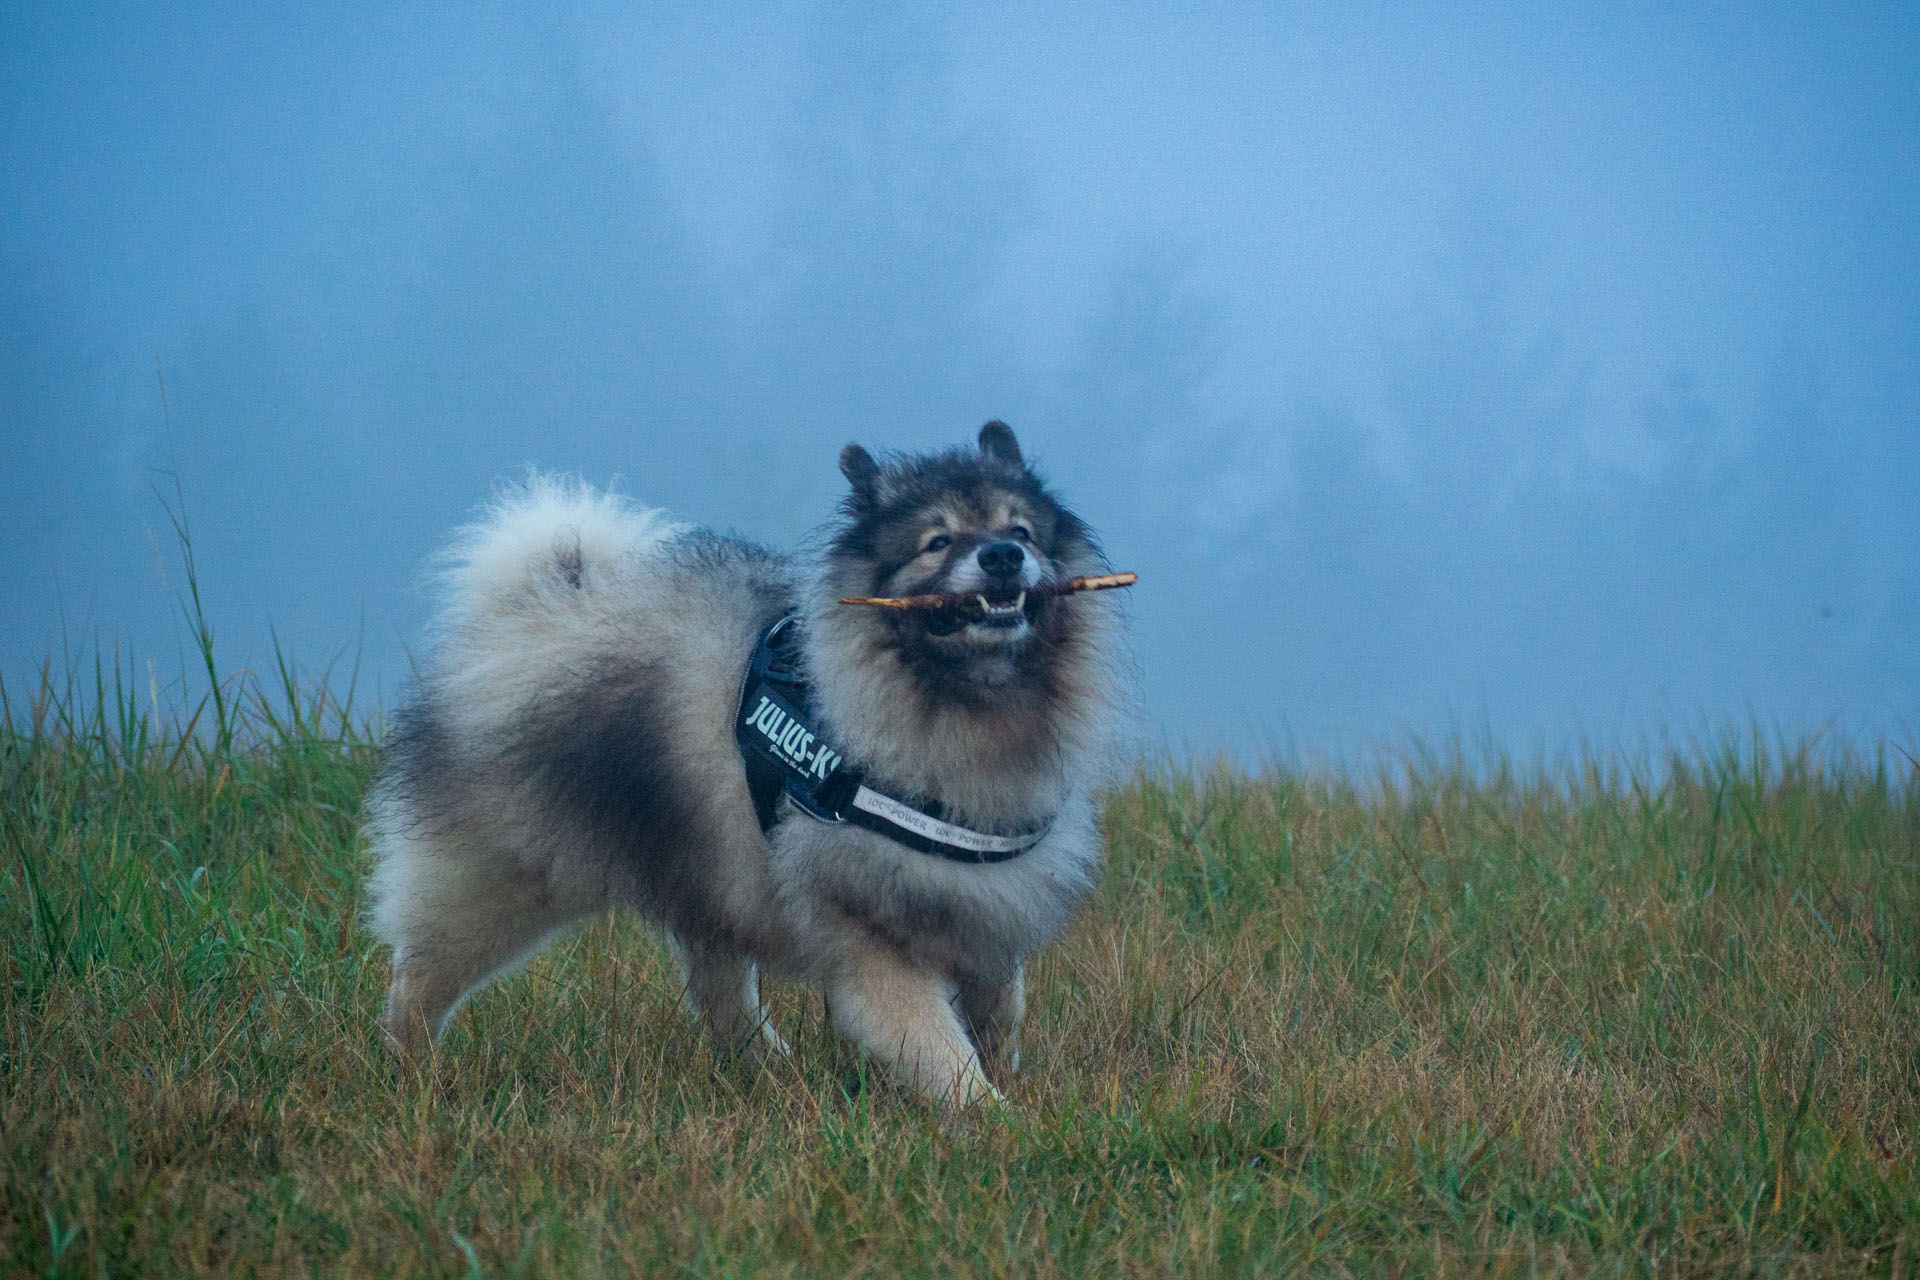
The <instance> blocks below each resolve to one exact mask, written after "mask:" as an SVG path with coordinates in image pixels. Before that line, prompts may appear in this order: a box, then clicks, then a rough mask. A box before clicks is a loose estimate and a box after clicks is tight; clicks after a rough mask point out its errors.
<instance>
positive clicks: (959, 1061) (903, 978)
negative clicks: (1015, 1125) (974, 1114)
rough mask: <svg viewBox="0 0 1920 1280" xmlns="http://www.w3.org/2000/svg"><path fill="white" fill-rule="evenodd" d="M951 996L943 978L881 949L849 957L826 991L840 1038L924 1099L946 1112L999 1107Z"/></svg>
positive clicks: (865, 950)
mask: <svg viewBox="0 0 1920 1280" xmlns="http://www.w3.org/2000/svg"><path fill="white" fill-rule="evenodd" d="M954 995H955V993H954V988H953V985H952V984H951V983H949V982H947V981H946V980H945V979H944V978H942V977H940V976H939V975H937V974H934V973H929V972H927V971H926V970H924V969H919V968H916V967H914V966H912V965H910V964H908V963H907V962H906V961H905V960H903V959H902V958H901V957H900V956H898V955H897V954H895V953H894V952H892V951H890V950H888V949H886V948H885V947H881V946H872V947H868V948H864V949H862V950H861V951H860V952H859V953H857V954H856V955H853V956H850V957H848V958H847V960H846V961H845V962H844V963H843V964H842V965H841V968H840V972H839V973H838V975H837V976H836V977H835V978H834V980H833V981H832V982H830V983H829V984H828V991H827V997H828V1002H829V1004H830V1005H831V1007H832V1010H833V1022H834V1025H835V1026H836V1027H838V1028H839V1030H840V1033H841V1034H842V1035H844V1036H846V1037H847V1038H848V1039H849V1040H852V1041H853V1042H854V1043H855V1044H857V1045H859V1046H860V1047H861V1048H862V1049H864V1050H866V1052H867V1053H869V1054H871V1055H872V1056H874V1057H876V1058H878V1059H880V1060H881V1061H882V1062H884V1063H886V1064H887V1066H888V1067H889V1069H891V1070H892V1072H893V1073H894V1074H895V1075H896V1076H897V1077H899V1078H900V1079H901V1080H902V1081H904V1082H905V1083H907V1084H909V1085H911V1086H913V1087H914V1088H915V1089H916V1090H918V1091H919V1092H920V1093H921V1094H922V1095H924V1096H926V1097H928V1098H931V1099H932V1100H934V1101H935V1102H939V1103H942V1104H945V1105H959V1106H970V1105H972V1104H974V1103H976V1102H984V1101H986V1100H987V1099H989V1098H991V1099H994V1100H996V1101H997V1100H999V1098H1000V1093H999V1091H998V1090H996V1089H995V1088H994V1087H993V1085H992V1084H991V1083H990V1082H989V1081H988V1080H987V1077H986V1073H985V1072H984V1071H982V1070H981V1069H980V1057H979V1055H978V1054H977V1053H975V1052H974V1048H973V1042H972V1041H970V1040H969V1039H967V1032H966V1028H965V1027H963V1026H961V1024H960V1015H959V1014H958V1013H957V1012H956V1011H955V1010H954V1007H953V1000H954Z"/></svg>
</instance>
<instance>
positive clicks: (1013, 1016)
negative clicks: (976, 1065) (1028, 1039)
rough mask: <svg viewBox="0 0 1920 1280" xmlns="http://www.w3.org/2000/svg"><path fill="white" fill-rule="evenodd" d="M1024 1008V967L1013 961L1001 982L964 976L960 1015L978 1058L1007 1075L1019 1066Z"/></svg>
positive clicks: (1025, 996)
mask: <svg viewBox="0 0 1920 1280" xmlns="http://www.w3.org/2000/svg"><path fill="white" fill-rule="evenodd" d="M1026 1012H1027V990H1026V970H1025V968H1024V966H1021V965H1015V966H1014V969H1013V974H1012V976H1010V977H1008V978H1007V979H1006V980H1005V981H1002V982H980V981H968V980H965V979H963V980H962V981H961V983H960V1016H961V1018H963V1019H964V1020H965V1021H966V1027H967V1034H968V1035H970V1036H972V1037H973V1043H974V1045H975V1046H976V1047H977V1048H978V1049H979V1050H980V1057H981V1060H982V1061H984V1062H985V1063H986V1064H987V1065H988V1066H989V1067H992V1068H994V1069H995V1070H996V1071H998V1070H1004V1071H1005V1072H1006V1073H1007V1074H1008V1075H1012V1074H1013V1073H1014V1072H1016V1071H1018V1070H1019V1069H1020V1022H1021V1019H1022V1018H1024V1017H1025V1016H1026Z"/></svg>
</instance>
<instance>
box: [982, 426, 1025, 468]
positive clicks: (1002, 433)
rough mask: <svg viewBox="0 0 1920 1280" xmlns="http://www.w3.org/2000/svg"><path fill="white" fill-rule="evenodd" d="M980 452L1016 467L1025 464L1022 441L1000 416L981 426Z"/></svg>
mask: <svg viewBox="0 0 1920 1280" xmlns="http://www.w3.org/2000/svg"><path fill="white" fill-rule="evenodd" d="M980 452H982V453H984V454H986V455H987V456H988V457H989V458H997V459H999V460H1000V461H1001V462H1011V463H1012V464H1013V465H1014V466H1016V467H1018V466H1023V465H1025V463H1024V460H1023V459H1022V458H1021V457H1020V442H1019V441H1018V440H1015V439H1014V438H1013V428H1012V427H1010V426H1008V425H1007V424H1006V423H1004V422H1002V421H1000V419H998V418H995V419H994V420H993V421H992V422H989V423H988V424H987V425H986V426H984V427H982V428H980Z"/></svg>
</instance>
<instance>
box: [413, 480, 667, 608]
mask: <svg viewBox="0 0 1920 1280" xmlns="http://www.w3.org/2000/svg"><path fill="white" fill-rule="evenodd" d="M683 528H684V526H681V525H677V524H675V523H673V521H672V520H671V519H669V518H668V516H667V515H666V513H665V512H663V511H658V510H655V509H654V508H651V507H643V506H641V505H640V504H638V503H636V502H633V501H632V500H630V499H628V498H625V497H622V496H621V495H619V494H616V493H607V492H601V491H599V490H596V489H594V488H593V487H592V486H591V485H588V484H586V483H584V482H582V481H581V480H579V479H577V478H575V477H571V476H554V475H543V474H541V473H540V472H537V471H529V472H528V473H527V476H526V478H525V479H524V480H522V481H519V482H516V483H514V484H512V485H508V486H505V487H503V488H502V489H501V490H500V491H499V492H498V493H497V494H496V495H495V497H494V501H493V503H492V505H491V506H489V507H488V508H487V510H486V512H485V514H484V515H483V516H482V517H481V518H480V519H479V520H477V521H475V522H474V523H473V524H470V525H468V526H466V527H465V528H463V529H461V530H460V531H459V533H458V534H456V535H455V538H454V542H453V545H451V546H450V547H448V548H447V550H446V551H445V553H444V554H443V555H442V556H441V558H440V573H439V582H440V587H441V590H442V593H443V595H442V607H443V612H442V614H441V622H442V624H443V625H445V626H447V627H450V628H459V627H460V626H462V625H463V624H468V623H481V624H484V623H485V622H486V621H487V620H488V619H501V620H504V619H508V618H513V617H524V616H526V615H529V614H545V613H550V612H551V611H552V610H554V609H555V608H556V607H558V608H562V609H564V608H566V607H567V605H568V604H569V603H570V602H578V601H581V600H583V599H585V598H590V597H592V596H595V595H599V594H602V593H604V592H606V591H607V590H608V589H610V588H611V587H612V586H613V585H614V583H615V582H617V581H618V580H620V579H621V578H623V577H625V576H626V575H627V574H628V573H630V572H631V571H632V570H633V569H634V567H635V566H636V564H637V563H638V562H639V561H641V560H644V559H646V558H647V557H649V556H650V555H651V553H652V552H654V551H655V550H656V549H657V548H658V547H659V546H660V544H661V543H663V542H665V541H666V540H667V539H668V538H671V537H672V536H673V535H674V534H676V533H679V532H680V531H681V530H682V529H683Z"/></svg>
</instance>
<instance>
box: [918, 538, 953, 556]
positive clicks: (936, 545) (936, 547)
mask: <svg viewBox="0 0 1920 1280" xmlns="http://www.w3.org/2000/svg"><path fill="white" fill-rule="evenodd" d="M952 545H953V539H952V538H949V537H948V536H947V535H946V534H944V533H936V534H934V535H933V536H932V537H931V538H928V539H927V542H926V545H925V546H923V547H921V548H920V554H921V555H923V556H924V555H926V554H927V553H928V552H931V551H945V550H946V549H947V548H948V547H950V546H952Z"/></svg>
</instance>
